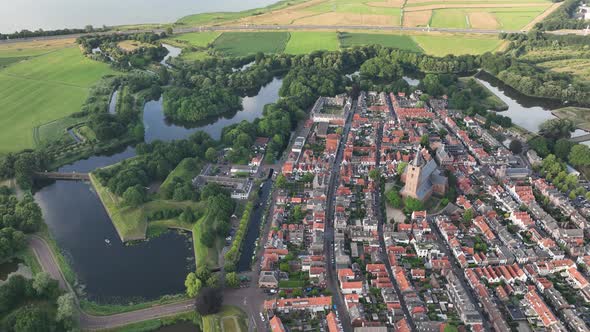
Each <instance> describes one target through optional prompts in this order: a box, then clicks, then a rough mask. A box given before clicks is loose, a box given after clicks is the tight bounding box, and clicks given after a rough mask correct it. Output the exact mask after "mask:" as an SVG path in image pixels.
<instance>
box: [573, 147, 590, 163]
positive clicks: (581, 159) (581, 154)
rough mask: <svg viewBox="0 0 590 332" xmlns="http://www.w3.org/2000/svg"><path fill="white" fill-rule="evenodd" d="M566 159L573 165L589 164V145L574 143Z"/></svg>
mask: <svg viewBox="0 0 590 332" xmlns="http://www.w3.org/2000/svg"><path fill="white" fill-rule="evenodd" d="M568 159H569V162H570V163H571V164H572V165H574V166H589V165H590V147H588V146H586V145H582V144H576V145H574V146H573V147H572V149H571V151H570V154H569V157H568Z"/></svg>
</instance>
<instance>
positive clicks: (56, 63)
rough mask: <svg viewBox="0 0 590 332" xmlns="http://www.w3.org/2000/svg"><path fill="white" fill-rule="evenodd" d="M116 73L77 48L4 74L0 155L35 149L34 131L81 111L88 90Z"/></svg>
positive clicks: (16, 66) (0, 79) (15, 66)
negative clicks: (102, 79)
mask: <svg viewBox="0 0 590 332" xmlns="http://www.w3.org/2000/svg"><path fill="white" fill-rule="evenodd" d="M112 73H114V72H113V71H112V70H111V69H110V68H109V66H108V65H107V64H104V63H100V62H96V61H93V60H90V59H88V58H86V57H84V56H83V55H82V53H80V50H78V48H74V47H70V48H66V49H62V50H58V51H54V52H51V53H49V54H46V55H42V56H38V57H35V58H31V59H29V60H26V61H21V62H18V63H14V64H13V65H11V66H9V67H6V68H4V69H2V70H0V103H2V107H1V108H0V117H1V118H2V121H0V155H1V154H4V153H7V152H14V151H19V150H22V149H27V148H33V147H34V143H35V142H34V140H33V128H35V127H36V126H39V125H42V124H45V123H48V122H50V121H53V120H55V119H59V118H63V117H65V116H66V115H68V114H71V113H74V112H77V111H79V110H80V107H81V106H82V104H83V103H84V101H85V100H86V97H87V95H88V88H89V87H90V86H91V85H92V84H94V83H95V82H97V81H98V80H99V79H100V78H101V77H102V76H104V75H107V74H112Z"/></svg>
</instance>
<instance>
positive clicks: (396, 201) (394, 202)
mask: <svg viewBox="0 0 590 332" xmlns="http://www.w3.org/2000/svg"><path fill="white" fill-rule="evenodd" d="M385 197H386V198H387V202H389V204H390V205H391V206H393V207H394V208H396V209H399V208H401V207H402V204H403V201H402V197H401V196H400V194H399V192H398V191H397V190H395V189H391V190H389V191H388V192H387V193H385Z"/></svg>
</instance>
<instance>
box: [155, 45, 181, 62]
mask: <svg viewBox="0 0 590 332" xmlns="http://www.w3.org/2000/svg"><path fill="white" fill-rule="evenodd" d="M162 46H163V47H164V48H165V49H167V50H168V54H166V56H165V57H164V59H162V61H160V63H161V64H162V65H164V66H166V67H168V68H170V65H169V64H168V62H167V61H168V59H170V58H176V57H177V56H179V55H180V53H182V49H181V48H178V47H174V46H172V45H168V44H162Z"/></svg>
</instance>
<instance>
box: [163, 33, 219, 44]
mask: <svg viewBox="0 0 590 332" xmlns="http://www.w3.org/2000/svg"><path fill="white" fill-rule="evenodd" d="M219 35H221V32H217V31H209V32H192V33H185V34H182V35H178V36H172V37H170V38H168V39H166V40H165V41H164V42H165V43H166V44H170V45H172V46H176V47H186V46H196V47H205V46H207V44H209V43H210V42H212V41H214V40H215V39H216V38H217V37H219Z"/></svg>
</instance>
